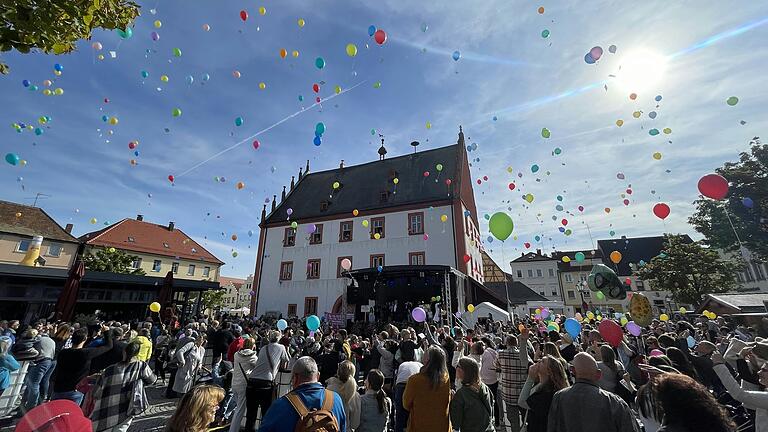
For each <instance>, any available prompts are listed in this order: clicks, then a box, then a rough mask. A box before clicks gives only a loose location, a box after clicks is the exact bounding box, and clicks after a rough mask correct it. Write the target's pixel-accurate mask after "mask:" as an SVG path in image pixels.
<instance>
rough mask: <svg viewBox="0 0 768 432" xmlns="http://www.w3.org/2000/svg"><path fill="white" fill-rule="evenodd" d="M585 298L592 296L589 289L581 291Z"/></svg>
mask: <svg viewBox="0 0 768 432" xmlns="http://www.w3.org/2000/svg"><path fill="white" fill-rule="evenodd" d="M582 292H583V293H584V297H585V298H592V293H591V292H590V291H589V290H584V291H582Z"/></svg>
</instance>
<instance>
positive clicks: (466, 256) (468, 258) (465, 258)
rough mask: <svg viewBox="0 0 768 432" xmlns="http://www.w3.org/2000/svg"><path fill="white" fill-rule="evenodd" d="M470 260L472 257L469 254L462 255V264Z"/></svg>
mask: <svg viewBox="0 0 768 432" xmlns="http://www.w3.org/2000/svg"><path fill="white" fill-rule="evenodd" d="M471 259H472V257H471V256H469V254H464V262H465V263H467V262H469V260H471Z"/></svg>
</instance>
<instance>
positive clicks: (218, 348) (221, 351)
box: [211, 321, 235, 373]
mask: <svg viewBox="0 0 768 432" xmlns="http://www.w3.org/2000/svg"><path fill="white" fill-rule="evenodd" d="M230 327H231V324H230V323H229V322H226V321H225V322H224V323H223V324H222V325H221V328H220V329H218V330H216V332H214V334H213V339H211V347H212V348H213V358H212V360H211V362H212V363H211V370H213V371H214V373H216V372H215V371H217V370H218V365H219V362H220V361H222V360H226V357H225V356H226V355H227V351H228V350H229V344H231V343H232V341H234V340H235V335H233V334H232V331H231V330H230Z"/></svg>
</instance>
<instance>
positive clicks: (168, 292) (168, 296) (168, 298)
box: [157, 271, 173, 322]
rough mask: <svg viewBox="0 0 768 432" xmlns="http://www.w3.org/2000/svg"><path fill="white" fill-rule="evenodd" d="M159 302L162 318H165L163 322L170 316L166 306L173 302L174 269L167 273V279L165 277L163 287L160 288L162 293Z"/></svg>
mask: <svg viewBox="0 0 768 432" xmlns="http://www.w3.org/2000/svg"><path fill="white" fill-rule="evenodd" d="M157 301H158V303H160V307H161V308H162V309H161V312H160V314H161V318H163V322H165V320H166V319H167V318H168V317H167V316H164V315H167V313H166V308H167V306H168V304H169V303H172V302H173V271H169V272H168V273H167V274H166V275H165V279H163V287H162V288H160V295H159V298H158V300H157Z"/></svg>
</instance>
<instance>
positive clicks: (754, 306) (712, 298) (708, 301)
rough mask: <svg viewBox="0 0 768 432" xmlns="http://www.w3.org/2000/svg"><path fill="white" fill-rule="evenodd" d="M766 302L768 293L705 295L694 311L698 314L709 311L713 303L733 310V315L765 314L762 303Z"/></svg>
mask: <svg viewBox="0 0 768 432" xmlns="http://www.w3.org/2000/svg"><path fill="white" fill-rule="evenodd" d="M766 301H768V293H751V294H707V295H706V296H705V298H704V301H703V302H702V303H701V305H700V306H699V307H698V308H697V309H696V311H697V312H699V313H700V312H702V311H704V310H707V308H710V309H711V308H712V305H713V303H715V304H719V305H720V306H721V307H725V308H730V309H733V313H739V312H765V303H764V302H766Z"/></svg>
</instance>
